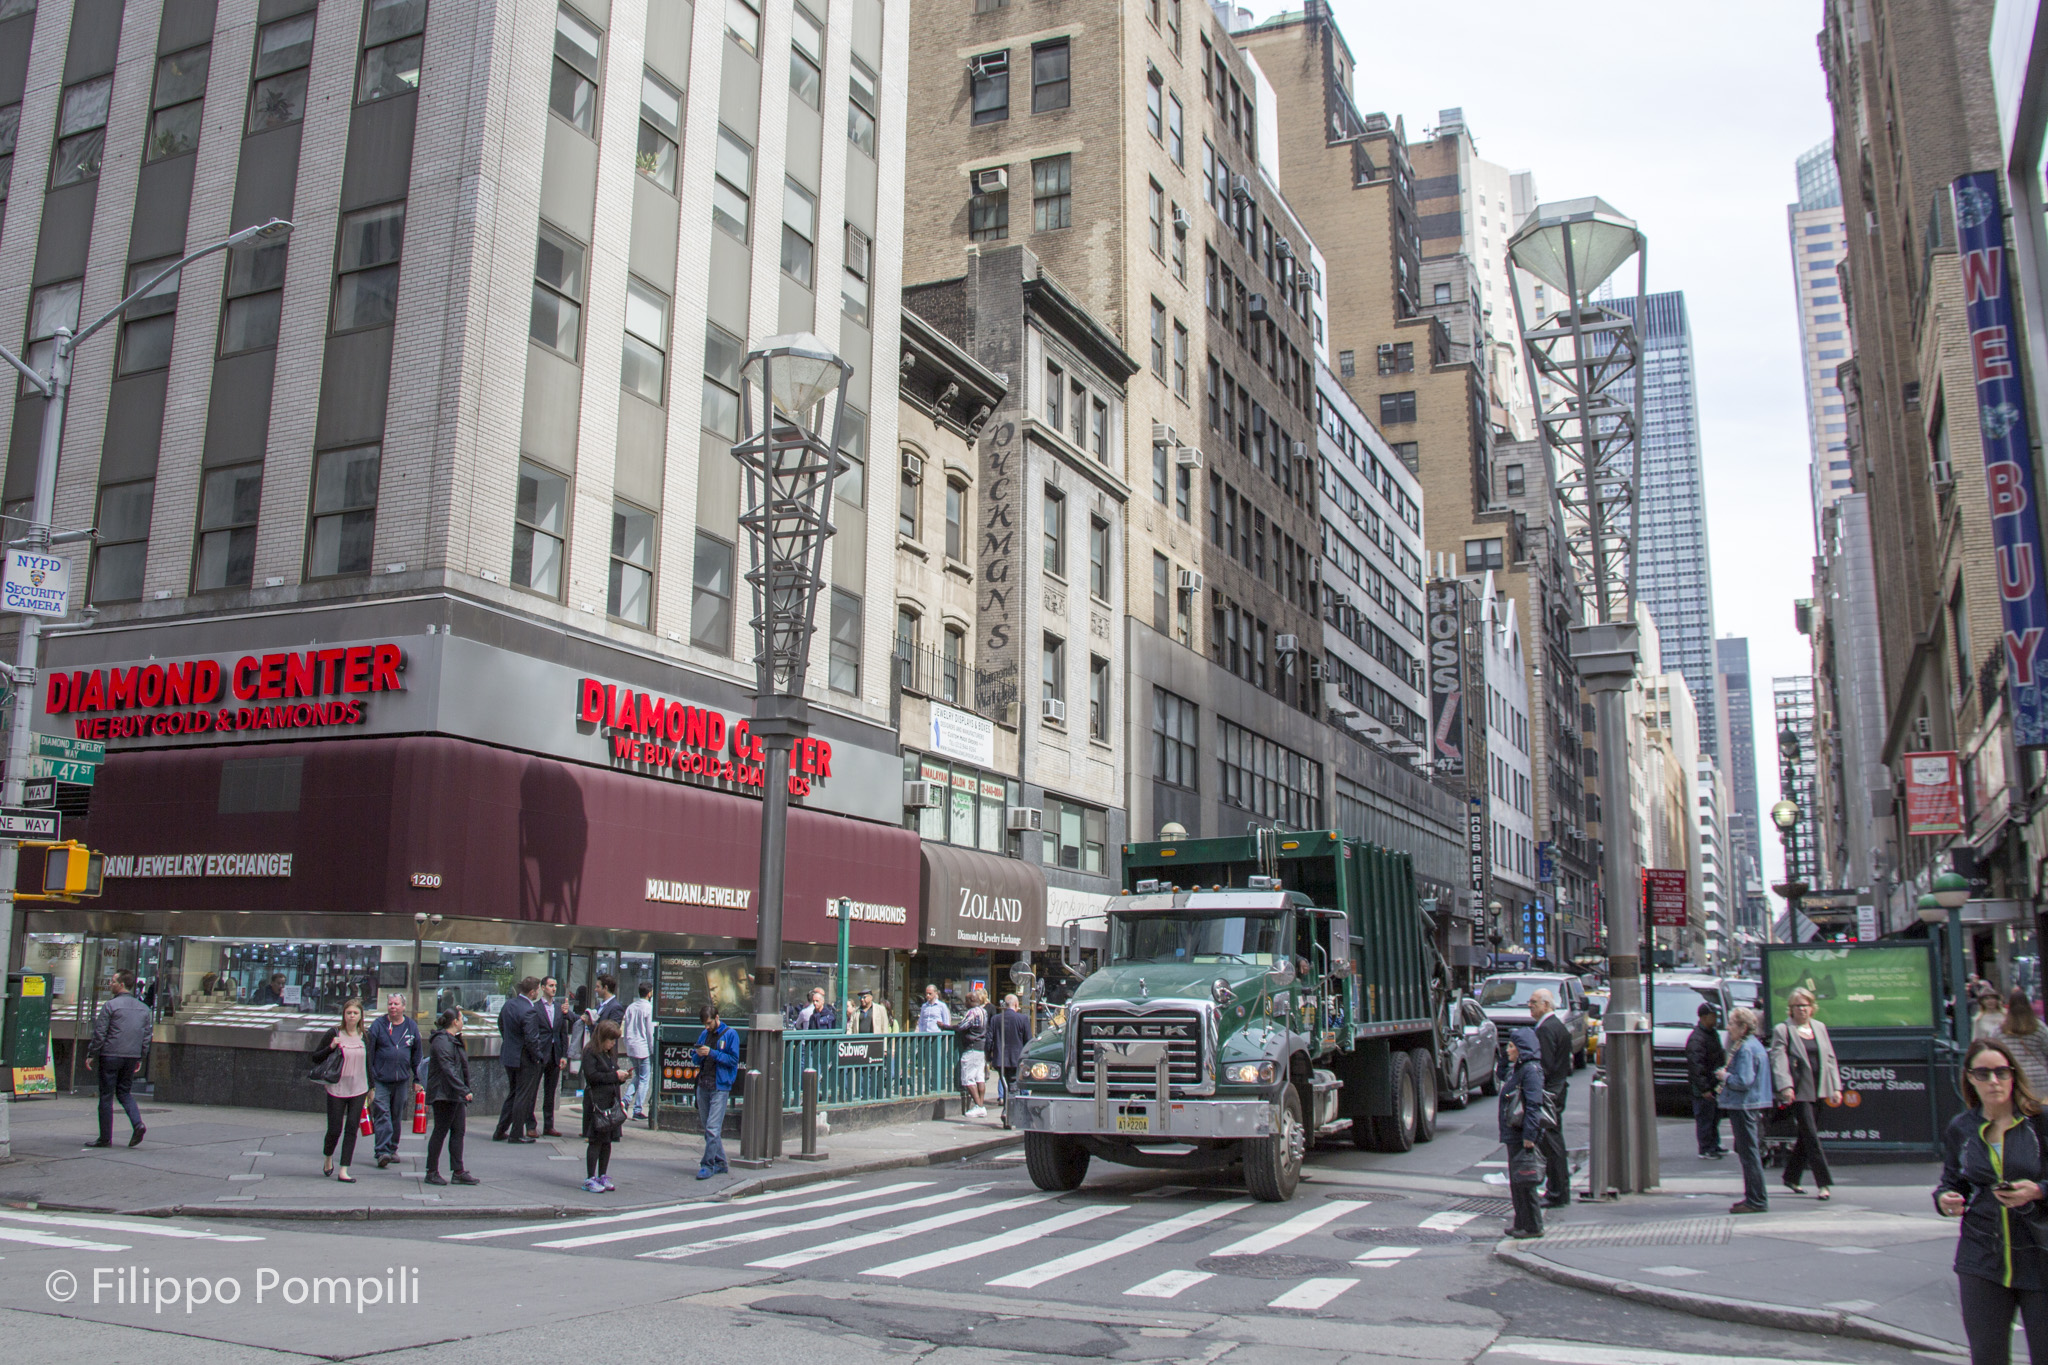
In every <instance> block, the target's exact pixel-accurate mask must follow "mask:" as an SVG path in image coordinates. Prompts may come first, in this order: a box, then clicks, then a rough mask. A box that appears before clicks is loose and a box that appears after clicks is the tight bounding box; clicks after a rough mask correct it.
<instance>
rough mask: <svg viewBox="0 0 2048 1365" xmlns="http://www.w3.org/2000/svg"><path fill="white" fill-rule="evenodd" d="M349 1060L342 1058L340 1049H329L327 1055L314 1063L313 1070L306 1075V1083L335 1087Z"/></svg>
mask: <svg viewBox="0 0 2048 1365" xmlns="http://www.w3.org/2000/svg"><path fill="white" fill-rule="evenodd" d="M347 1060H348V1059H347V1058H346V1057H344V1056H342V1054H341V1049H340V1048H338V1047H333V1048H329V1049H328V1052H327V1055H326V1056H325V1057H322V1058H321V1059H320V1060H319V1061H317V1062H315V1063H313V1067H312V1069H311V1070H310V1071H308V1072H307V1073H306V1083H307V1084H308V1085H318V1086H329V1085H333V1084H334V1083H335V1082H336V1081H338V1080H340V1079H341V1068H342V1065H343V1063H345V1062H346V1061H347Z"/></svg>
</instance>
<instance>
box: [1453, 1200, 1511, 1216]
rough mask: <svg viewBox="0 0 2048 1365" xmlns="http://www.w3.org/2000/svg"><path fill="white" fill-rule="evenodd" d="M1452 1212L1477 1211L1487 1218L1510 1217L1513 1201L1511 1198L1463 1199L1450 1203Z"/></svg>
mask: <svg viewBox="0 0 2048 1365" xmlns="http://www.w3.org/2000/svg"><path fill="white" fill-rule="evenodd" d="M1451 1212H1452V1213H1479V1214H1484V1215H1486V1216H1487V1217H1488V1218H1512V1217H1514V1216H1515V1201H1514V1200H1512V1199H1463V1200H1460V1201H1459V1202H1457V1203H1455V1204H1453V1205H1451Z"/></svg>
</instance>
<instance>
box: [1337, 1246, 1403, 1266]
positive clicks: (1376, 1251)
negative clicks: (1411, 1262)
mask: <svg viewBox="0 0 2048 1365" xmlns="http://www.w3.org/2000/svg"><path fill="white" fill-rule="evenodd" d="M1416 1250H1417V1248H1415V1247H1374V1248H1373V1249H1372V1250H1371V1251H1368V1252H1366V1253H1365V1254H1364V1255H1363V1256H1359V1257H1356V1258H1354V1259H1353V1260H1352V1262H1351V1264H1353V1265H1377V1266H1389V1265H1392V1264H1394V1262H1396V1261H1404V1260H1406V1259H1408V1258H1409V1257H1410V1256H1413V1255H1414V1254H1415V1252H1416Z"/></svg>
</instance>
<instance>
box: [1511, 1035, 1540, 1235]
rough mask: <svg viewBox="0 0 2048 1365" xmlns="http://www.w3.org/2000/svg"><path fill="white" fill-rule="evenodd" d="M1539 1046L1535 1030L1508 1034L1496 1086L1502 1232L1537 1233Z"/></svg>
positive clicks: (1538, 1216) (1512, 1233)
mask: <svg viewBox="0 0 2048 1365" xmlns="http://www.w3.org/2000/svg"><path fill="white" fill-rule="evenodd" d="M1545 1098H1546V1097H1545V1095H1544V1091H1543V1050H1542V1048H1541V1047H1540V1046H1539V1045H1538V1044H1537V1042H1536V1030H1535V1029H1533V1028H1518V1029H1516V1030H1515V1031H1514V1032H1513V1033H1511V1034H1509V1035H1508V1074H1507V1079H1506V1080H1505V1082H1504V1083H1503V1084H1502V1085H1501V1088H1500V1140H1501V1142H1502V1143H1503V1144H1505V1145H1506V1147H1507V1149H1508V1193H1509V1194H1510V1195H1512V1196H1513V1197H1514V1201H1515V1221H1514V1222H1512V1223H1510V1224H1509V1225H1508V1229H1507V1235H1508V1236H1510V1237H1514V1238H1518V1239H1519V1238H1529V1237H1541V1236H1542V1235H1543V1208H1542V1205H1541V1203H1540V1202H1539V1201H1538V1199H1537V1192H1538V1191H1539V1190H1540V1189H1541V1188H1542V1186H1543V1155H1542V1153H1541V1152H1539V1151H1538V1150H1537V1144H1538V1143H1539V1142H1540V1141H1541V1140H1542V1138H1543V1113H1544V1101H1545Z"/></svg>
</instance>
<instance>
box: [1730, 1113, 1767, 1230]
mask: <svg viewBox="0 0 2048 1365" xmlns="http://www.w3.org/2000/svg"><path fill="white" fill-rule="evenodd" d="M1769 1112H1770V1111H1769V1110H1767V1109H1730V1110H1729V1111H1728V1126H1729V1127H1730V1128H1731V1129H1733V1130H1734V1132H1735V1159H1736V1160H1737V1161H1738V1162H1740V1163H1741V1165H1742V1198H1743V1201H1744V1202H1745V1203H1750V1204H1754V1205H1756V1206H1757V1207H1758V1208H1763V1207H1765V1206H1766V1205H1768V1204H1769V1203H1770V1202H1771V1194H1770V1191H1769V1190H1768V1189H1766V1188H1765V1187H1764V1152H1763V1136H1764V1115H1765V1114H1767V1113H1769Z"/></svg>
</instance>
